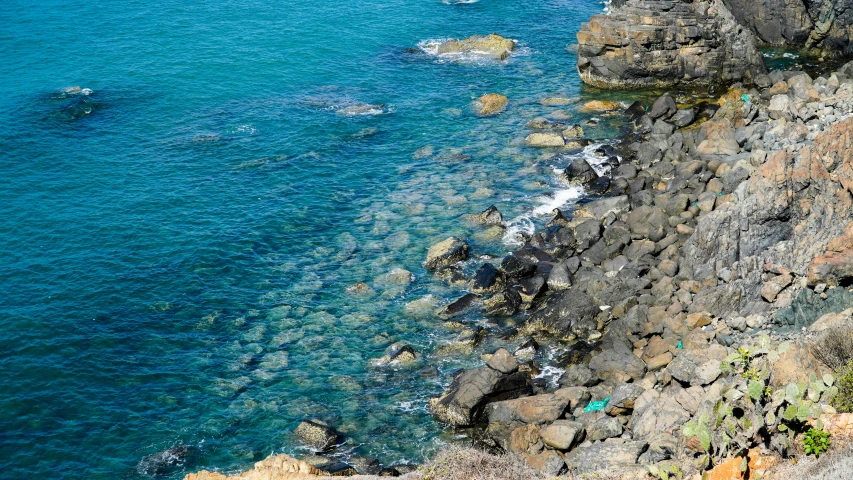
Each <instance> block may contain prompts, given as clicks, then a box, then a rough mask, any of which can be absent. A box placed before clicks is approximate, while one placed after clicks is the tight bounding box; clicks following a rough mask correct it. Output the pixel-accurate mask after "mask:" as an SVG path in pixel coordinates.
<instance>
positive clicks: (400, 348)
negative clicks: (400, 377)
mask: <svg viewBox="0 0 853 480" xmlns="http://www.w3.org/2000/svg"><path fill="white" fill-rule="evenodd" d="M416 359H417V353H416V352H415V349H414V348H412V347H411V346H409V345H407V344H405V343H403V342H396V343H394V344H392V345H391V346H389V347H388V349H387V350H386V352H385V355H383V356H381V357H379V358H377V359H376V360H372V361H371V362H372V363H373V364H374V365H376V366H379V367H382V366H386V365H390V364H392V363H400V364H407V363H412V362H414V361H415V360H416Z"/></svg>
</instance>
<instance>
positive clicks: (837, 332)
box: [813, 326, 853, 370]
mask: <svg viewBox="0 0 853 480" xmlns="http://www.w3.org/2000/svg"><path fill="white" fill-rule="evenodd" d="M813 345H814V354H815V356H816V357H817V358H818V360H820V361H821V362H823V363H825V364H826V366H828V367H830V368H831V369H833V370H838V369H839V368H841V367H843V366H845V365H847V364H848V363H850V361H851V360H853V327H849V326H843V327H837V328H833V329H830V330H829V331H827V332H826V333H825V334H824V335H822V336H821V337H820V338H819V339H817V340H816V341H815V342H814V343H813Z"/></svg>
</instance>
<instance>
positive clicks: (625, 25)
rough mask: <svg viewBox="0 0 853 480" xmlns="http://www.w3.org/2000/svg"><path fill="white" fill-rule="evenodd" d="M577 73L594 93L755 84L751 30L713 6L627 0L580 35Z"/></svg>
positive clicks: (758, 68)
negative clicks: (752, 81) (748, 80)
mask: <svg viewBox="0 0 853 480" xmlns="http://www.w3.org/2000/svg"><path fill="white" fill-rule="evenodd" d="M578 72H579V74H580V76H581V79H583V81H584V82H585V83H587V84H590V85H593V86H597V87H600V88H616V89H631V88H646V87H663V88H665V87H672V86H676V85H690V86H709V85H715V84H720V83H726V82H732V81H737V80H740V79H743V78H754V77H755V76H757V75H759V74H761V73H764V72H765V69H764V62H763V59H762V57H761V53H760V52H759V51H758V49H757V48H756V45H755V37H754V35H753V34H752V32H751V31H749V30H748V29H746V28H743V27H742V26H741V25H740V24H739V23H738V22H737V21H736V20H735V17H734V16H733V15H732V13H731V12H730V11H729V9H728V8H727V6H726V5H725V4H724V3H723V2H722V1H719V0H714V1H701V2H695V3H686V2H681V1H677V0H628V1H627V2H625V3H624V4H621V5H620V6H618V7H615V8H614V10H613V11H612V13H611V14H610V15H595V16H593V17H592V18H591V19H590V21H589V22H587V23H584V24H583V25H582V27H581V30H580V31H579V32H578Z"/></svg>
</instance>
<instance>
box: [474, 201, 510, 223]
mask: <svg viewBox="0 0 853 480" xmlns="http://www.w3.org/2000/svg"><path fill="white" fill-rule="evenodd" d="M471 219H472V220H473V222H474V223H476V224H478V225H503V224H504V217H503V215H501V212H500V211H499V210H498V208H497V207H495V206H494V205H491V206H490V207H489V208H487V209H485V210H483V211H482V212H480V213H478V214H476V215H471Z"/></svg>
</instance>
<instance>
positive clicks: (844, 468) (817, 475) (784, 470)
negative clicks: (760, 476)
mask: <svg viewBox="0 0 853 480" xmlns="http://www.w3.org/2000/svg"><path fill="white" fill-rule="evenodd" d="M768 478H770V479H774V480H843V479H851V478H853V447H851V446H850V445H847V446H845V447H843V448H839V449H834V450H831V451H829V452H827V453H826V454H824V455H821V457H820V458H814V457H805V458H802V457H801V458H800V460H799V462H797V464H796V465H791V464H787V465H782V466H780V467H776V468H774V469H773V470H772V471H771V472H770V475H768Z"/></svg>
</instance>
